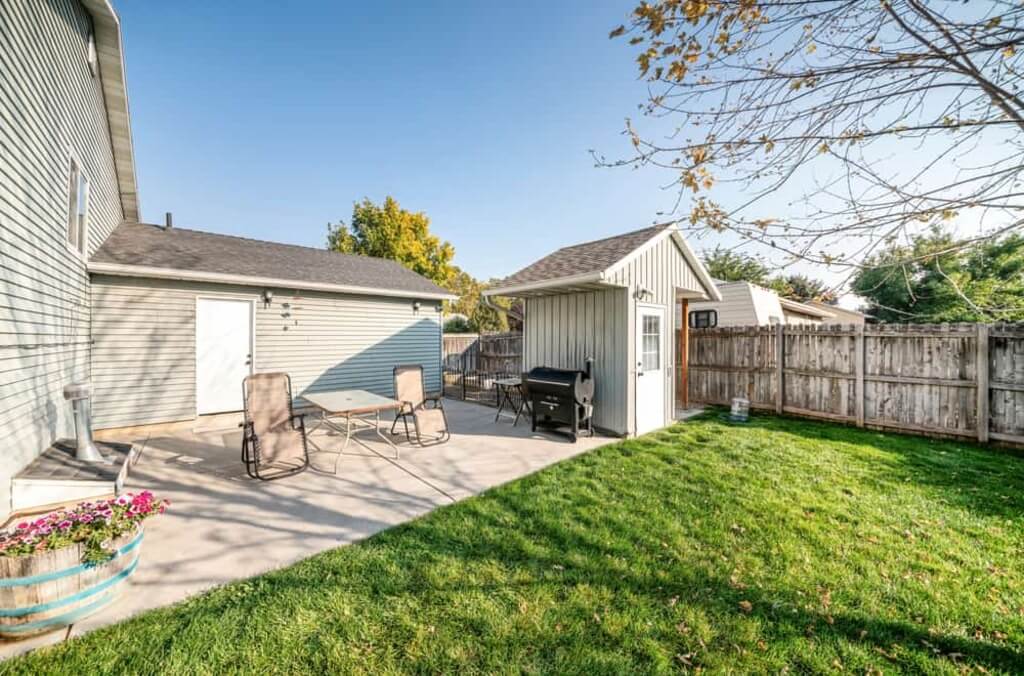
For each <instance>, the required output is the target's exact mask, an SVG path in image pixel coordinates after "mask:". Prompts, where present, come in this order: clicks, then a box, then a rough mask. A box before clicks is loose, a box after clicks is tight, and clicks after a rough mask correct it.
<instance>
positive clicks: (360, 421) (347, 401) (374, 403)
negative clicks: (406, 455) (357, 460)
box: [302, 390, 401, 473]
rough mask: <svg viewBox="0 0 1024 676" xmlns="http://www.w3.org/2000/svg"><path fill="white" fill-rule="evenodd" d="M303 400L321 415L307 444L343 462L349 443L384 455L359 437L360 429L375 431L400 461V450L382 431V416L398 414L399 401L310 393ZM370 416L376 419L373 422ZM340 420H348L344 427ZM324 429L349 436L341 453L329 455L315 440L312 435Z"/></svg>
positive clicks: (355, 394) (340, 393) (355, 393)
mask: <svg viewBox="0 0 1024 676" xmlns="http://www.w3.org/2000/svg"><path fill="white" fill-rule="evenodd" d="M302 399H303V400H305V401H307V402H309V403H310V404H311V405H312V406H313V407H315V408H316V409H317V411H318V413H319V419H318V420H317V421H316V424H315V425H313V427H311V428H310V430H309V435H307V441H309V443H311V444H312V445H313V446H315V447H316V449H317V450H318V451H320V452H322V453H331V452H336V453H337V454H338V457H339V459H340V457H341V455H342V454H344V453H345V451H346V450H347V449H348V445H349V442H352V441H354V442H356V443H357V444H359V445H360V446H362V447H363V448H365V449H366V450H368V451H370V452H372V453H374V454H376V455H380V453H378V452H377V451H376V449H374V448H372V447H370V446H369V445H367V443H366V442H365V441H363V440H362V439H359V438H358V437H357V436H356V435H355V433H356V432H357V431H358V430H359V429H360V428H362V429H373V430H374V432H376V434H377V436H378V437H379V438H380V439H381V441H383V442H384V443H385V444H387V445H388V446H390V447H391V450H393V451H394V453H395V459H396V460H397V459H398V446H396V445H395V444H394V442H393V441H391V439H389V438H388V437H387V436H385V435H384V434H382V433H381V431H380V414H381V413H382V412H384V411H397V410H398V409H399V408H400V407H401V404H400V403H399V402H397V401H396V400H394V399H389V398H387V397H382V396H380V395H379V394H374V393H373V392H367V391H366V390H333V391H328V392H310V393H308V394H304V395H302ZM370 416H372V420H371V419H370ZM339 419H344V421H345V422H344V425H341V424H339V422H336V421H337V420H339ZM321 427H327V428H328V429H331V430H334V431H335V432H338V433H339V434H343V435H344V436H345V442H344V444H342V447H341V450H340V451H326V450H324V449H323V448H322V447H321V446H320V445H319V444H318V443H316V442H315V441H313V440H312V438H311V437H312V433H313V432H315V431H316V430H318V429H320V428H321ZM334 471H335V473H337V471H338V460H337V459H336V460H335V461H334Z"/></svg>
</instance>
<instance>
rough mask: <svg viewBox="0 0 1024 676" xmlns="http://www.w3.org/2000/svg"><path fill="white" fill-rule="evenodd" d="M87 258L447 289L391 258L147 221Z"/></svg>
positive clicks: (426, 290)
mask: <svg viewBox="0 0 1024 676" xmlns="http://www.w3.org/2000/svg"><path fill="white" fill-rule="evenodd" d="M91 262H93V263H116V264H120V265H135V266H143V267H151V268H164V269H168V270H182V271H187V272H206V273H214V274H222V275H236V276H241V277H263V278H273V279H280V280H289V281H294V282H297V283H303V282H306V283H314V284H331V285H338V286H353V287H362V288H366V289H367V290H368V291H372V290H374V289H379V290H387V291H401V292H408V293H409V294H410V296H415V295H416V294H417V293H423V294H431V295H433V294H447V293H449V292H448V291H446V290H445V289H442V288H441V287H439V286H437V285H436V284H434V283H433V282H431V281H430V280H429V279H427V278H426V277H423V276H422V275H419V274H417V273H415V272H413V271H412V270H409V269H408V268H405V267H403V266H402V265H400V264H399V263H397V262H395V261H392V260H387V259H383V258H371V257H369V256H357V255H353V254H342V253H337V252H334V251H327V250H326V249H314V248H312V247H305V246H296V245H294V244H278V243H276V242H264V241H260V240H255V239H246V238H244V237H233V236H230V235H217V234H214V233H210V232H201V231H198V230H188V229H185V228H177V227H175V228H170V229H165V228H163V227H162V226H159V225H149V224H146V223H122V224H121V225H119V226H118V227H117V228H116V229H115V230H114V232H113V233H111V235H110V237H108V238H107V240H106V241H105V242H104V243H103V246H101V247H100V248H99V250H97V251H96V253H95V254H93V256H92V259H91Z"/></svg>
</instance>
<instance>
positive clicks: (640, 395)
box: [636, 305, 668, 434]
mask: <svg viewBox="0 0 1024 676" xmlns="http://www.w3.org/2000/svg"><path fill="white" fill-rule="evenodd" d="M664 350H665V308H663V307H655V306H650V305H638V306H637V308H636V357H637V364H636V433H637V434H644V433H645V432H650V431H651V430H656V429H658V428H660V427H664V426H665V375H666V369H667V368H668V366H666V364H665V354H664Z"/></svg>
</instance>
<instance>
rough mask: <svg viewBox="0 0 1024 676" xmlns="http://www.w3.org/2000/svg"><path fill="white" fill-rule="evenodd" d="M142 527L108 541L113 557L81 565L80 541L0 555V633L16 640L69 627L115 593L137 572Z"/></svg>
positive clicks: (103, 604)
mask: <svg viewBox="0 0 1024 676" xmlns="http://www.w3.org/2000/svg"><path fill="white" fill-rule="evenodd" d="M142 535H143V529H142V527H141V526H140V527H139V529H138V530H137V531H135V532H134V533H127V534H125V535H122V536H120V537H118V538H116V539H114V540H113V541H112V542H111V547H112V549H114V551H115V554H114V557H113V558H111V559H110V560H108V561H104V562H103V563H97V564H93V563H82V555H83V554H84V550H85V547H84V546H83V545H80V544H79V545H72V546H70V547H64V548H63V549H56V550H48V551H41V552H38V553H36V554H32V555H29V556H20V557H0V637H3V638H6V639H19V638H25V637H26V636H33V635H35V634H42V633H45V632H48V631H54V630H56V629H61V628H63V627H67V626H68V625H70V624H73V623H74V622H77V621H79V620H81V619H82V618H84V617H87V616H89V615H91V614H92V613H95V612H96V611H98V610H100V609H101V608H103V607H104V606H106V605H107V604H108V603H110V602H111V601H113V600H114V598H116V597H117V594H118V593H119V592H120V590H121V589H122V588H123V587H124V585H125V581H126V580H127V579H128V578H129V577H130V576H131V574H132V573H133V572H134V571H135V567H136V566H137V565H138V563H139V554H140V552H141V550H142Z"/></svg>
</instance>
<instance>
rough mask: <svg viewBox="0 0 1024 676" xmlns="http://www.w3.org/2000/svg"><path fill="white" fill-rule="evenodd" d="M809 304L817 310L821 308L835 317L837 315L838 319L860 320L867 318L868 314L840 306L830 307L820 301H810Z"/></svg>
mask: <svg viewBox="0 0 1024 676" xmlns="http://www.w3.org/2000/svg"><path fill="white" fill-rule="evenodd" d="M807 304H808V305H812V306H814V307H816V308H821V309H822V310H827V311H828V312H831V313H832V314H833V315H836V316H838V317H850V318H859V319H865V318H867V314H865V313H863V312H860V311H858V310H851V309H849V308H845V307H839V306H838V305H829V304H828V303H822V302H821V301H820V300H809V301H807Z"/></svg>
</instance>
